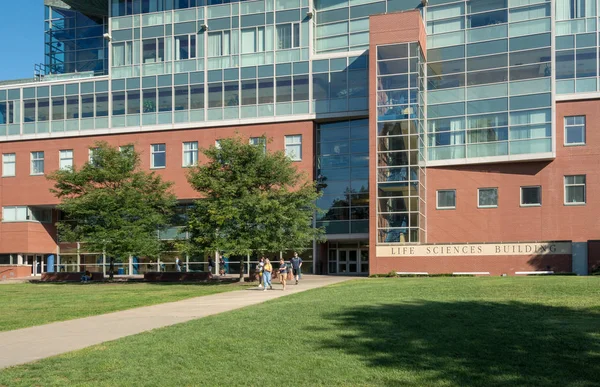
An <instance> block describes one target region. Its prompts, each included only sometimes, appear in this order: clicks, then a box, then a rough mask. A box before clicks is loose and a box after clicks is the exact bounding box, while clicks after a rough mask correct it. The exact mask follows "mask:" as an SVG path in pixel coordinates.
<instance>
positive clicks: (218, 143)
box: [215, 140, 221, 149]
mask: <svg viewBox="0 0 600 387" xmlns="http://www.w3.org/2000/svg"><path fill="white" fill-rule="evenodd" d="M215 148H217V149H221V140H215Z"/></svg>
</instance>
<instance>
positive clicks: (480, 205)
mask: <svg viewBox="0 0 600 387" xmlns="http://www.w3.org/2000/svg"><path fill="white" fill-rule="evenodd" d="M481 190H496V204H494V205H482V204H481V196H480V194H481ZM499 199H500V197H499V193H498V187H483V188H477V208H498V201H499ZM455 200H456V199H455Z"/></svg>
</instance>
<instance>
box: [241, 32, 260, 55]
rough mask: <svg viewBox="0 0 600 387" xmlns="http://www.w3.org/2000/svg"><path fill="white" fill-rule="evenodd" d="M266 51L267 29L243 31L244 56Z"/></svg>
mask: <svg viewBox="0 0 600 387" xmlns="http://www.w3.org/2000/svg"><path fill="white" fill-rule="evenodd" d="M264 50H265V27H253V28H244V29H242V54H250V53H253V52H262V51H264Z"/></svg>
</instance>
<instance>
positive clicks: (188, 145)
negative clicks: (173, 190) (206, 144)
mask: <svg viewBox="0 0 600 387" xmlns="http://www.w3.org/2000/svg"><path fill="white" fill-rule="evenodd" d="M197 163H198V141H191V142H184V143H183V166H184V167H191V166H193V165H196V164H197Z"/></svg>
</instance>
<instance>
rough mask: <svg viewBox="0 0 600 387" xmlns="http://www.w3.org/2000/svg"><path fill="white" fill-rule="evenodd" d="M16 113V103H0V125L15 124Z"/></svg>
mask: <svg viewBox="0 0 600 387" xmlns="http://www.w3.org/2000/svg"><path fill="white" fill-rule="evenodd" d="M17 106H19V104H17ZM17 109H18V108H17ZM15 113H16V112H15V103H14V101H7V102H4V101H2V102H0V125H5V124H14V121H15Z"/></svg>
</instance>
